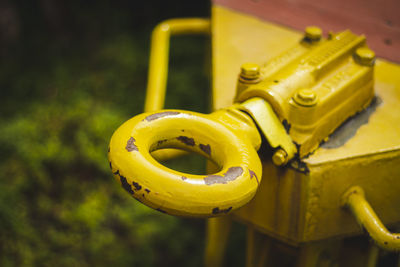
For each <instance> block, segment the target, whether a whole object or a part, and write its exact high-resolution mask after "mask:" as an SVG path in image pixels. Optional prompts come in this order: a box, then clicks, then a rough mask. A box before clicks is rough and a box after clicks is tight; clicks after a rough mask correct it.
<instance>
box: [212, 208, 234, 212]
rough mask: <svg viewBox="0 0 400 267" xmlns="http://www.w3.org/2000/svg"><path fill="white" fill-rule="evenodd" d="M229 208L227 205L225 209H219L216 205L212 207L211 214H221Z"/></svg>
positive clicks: (229, 209)
mask: <svg viewBox="0 0 400 267" xmlns="http://www.w3.org/2000/svg"><path fill="white" fill-rule="evenodd" d="M231 210H232V207H229V208H227V209H219V208H218V207H216V208H213V210H212V214H222V213H225V214H227V213H228V212H230V211H231Z"/></svg>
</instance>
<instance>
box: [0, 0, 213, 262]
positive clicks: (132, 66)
mask: <svg viewBox="0 0 400 267" xmlns="http://www.w3.org/2000/svg"><path fill="white" fill-rule="evenodd" d="M165 2H167V1H152V2H151V3H147V4H146V3H140V4H138V3H135V2H134V1H118V2H112V1H105V0H99V1H55V2H54V3H53V2H52V1H44V0H43V1H4V2H3V3H2V4H1V5H0V13H1V12H3V13H1V14H8V16H9V19H8V23H11V24H12V25H11V24H10V25H11V26H10V25H8V26H7V27H15V28H16V30H15V32H14V35H12V34H11V35H6V34H3V35H1V33H0V35H1V38H2V40H3V41H4V42H3V44H2V46H1V48H0V49H1V51H0V52H1V54H2V61H1V62H0V86H1V92H2V98H1V99H0V105H1V115H0V127H1V130H0V156H1V162H0V266H110V265H114V266H201V265H202V257H203V249H204V242H205V240H204V233H205V229H204V227H205V221H204V220H190V219H182V218H176V217H172V216H169V215H165V214H162V213H159V212H157V211H153V210H151V209H149V208H147V207H146V206H144V205H142V204H140V203H139V202H137V201H135V200H134V199H133V198H131V197H130V196H129V195H128V194H126V192H125V191H124V190H122V189H121V187H120V186H119V184H118V183H117V182H115V181H114V179H113V178H112V175H111V172H110V170H109V167H108V162H107V157H106V154H107V153H106V152H107V146H108V142H109V140H110V137H111V135H112V133H113V131H114V130H115V129H116V128H117V127H118V126H119V125H120V124H121V123H123V122H124V121H125V120H127V119H128V118H130V117H131V116H133V115H135V114H138V113H140V112H141V111H142V109H143V103H144V96H145V87H146V76H147V62H148V51H149V38H150V34H151V29H152V28H153V27H154V26H155V25H156V23H158V22H159V21H161V20H163V19H165V18H169V17H176V16H180V17H182V16H193V15H197V16H203V17H205V16H208V15H209V14H208V13H209V3H208V2H207V1H204V2H196V3H194V2H193V3H192V2H190V3H186V2H184V1H169V3H168V4H167V3H165ZM7 12H8V13H7ZM1 23H2V22H0V30H1V29H2V28H4V27H5V26H4V25H2V24H1ZM209 51H210V47H209V39H208V38H205V37H191V38H188V37H179V38H175V39H174V40H173V42H172V45H171V60H172V61H171V66H170V67H171V71H170V76H169V78H170V79H169V82H168V97H167V103H166V107H174V108H185V109H191V110H196V111H203V112H205V111H207V107H208V106H207V103H208V99H207V98H208V92H209V87H210V86H209V82H210V81H209V75H208V71H209V68H208V66H207V64H206V63H207V62H209V60H208V61H207V60H206V58H207V57H209ZM177 164H178V165H179V164H186V165H188V164H189V167H190V168H193V169H196V168H197V169H200V170H201V168H202V166H201V165H199V163H198V162H197V161H196V160H191V161H189V162H186V163H185V162H181V163H177ZM186 167H187V166H186Z"/></svg>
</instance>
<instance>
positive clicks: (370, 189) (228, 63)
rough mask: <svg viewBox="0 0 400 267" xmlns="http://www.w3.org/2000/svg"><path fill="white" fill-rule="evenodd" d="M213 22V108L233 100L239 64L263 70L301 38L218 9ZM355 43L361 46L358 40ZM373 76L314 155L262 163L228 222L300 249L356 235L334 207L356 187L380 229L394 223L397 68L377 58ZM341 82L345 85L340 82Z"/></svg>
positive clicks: (399, 151) (397, 206) (399, 155)
mask: <svg viewBox="0 0 400 267" xmlns="http://www.w3.org/2000/svg"><path fill="white" fill-rule="evenodd" d="M212 18H213V20H212V33H213V55H214V58H213V77H214V80H213V96H214V97H213V105H214V108H221V107H224V106H228V105H230V104H231V103H232V102H233V99H234V97H235V94H236V91H235V88H236V84H237V80H236V79H235V78H234V77H237V74H238V73H239V71H240V67H241V65H242V64H243V62H254V63H256V64H258V65H260V66H263V64H264V62H269V61H270V60H273V58H276V57H278V56H279V55H282V54H284V52H285V51H286V50H288V49H290V48H291V47H293V45H294V44H296V43H297V42H298V40H300V39H302V38H303V37H304V35H303V33H300V32H297V31H292V30H289V29H287V28H284V27H279V26H277V25H274V24H272V23H268V22H265V21H262V20H259V19H257V18H255V17H252V16H248V15H245V14H241V13H239V12H236V11H232V10H229V9H227V8H223V7H219V6H214V7H213V15H212ZM250 29H251V30H250ZM347 34H349V33H347ZM354 40H356V42H359V44H360V45H361V46H362V45H363V44H362V43H363V42H364V41H363V38H361V37H360V39H357V38H355V39H354ZM304 49H306V48H304ZM354 51H355V50H354ZM361 52H362V51H361ZM362 53H363V52H362ZM367 54H368V53H367ZM231 55H235V57H232V56H231ZM260 55H263V56H262V57H260ZM346 62H347V64H350V65H348V66H353V67H354V68H357V69H358V70H359V71H360V74H361V73H364V74H362V75H366V76H365V77H367V76H368V75H372V74H371V69H370V68H368V67H365V66H362V65H358V66H356V65H353V64H356V62H355V61H353V59H352V58H348V61H346ZM357 64H358V63H357ZM341 66H342V67H346V64H344V65H341ZM264 75H265V74H264ZM373 75H374V83H373V86H374V87H375V92H376V99H375V100H374V101H372V103H371V104H370V106H369V108H367V109H366V110H365V111H363V112H361V113H360V114H357V115H356V116H354V117H353V118H351V119H349V120H348V121H347V122H345V123H344V125H343V126H341V127H340V128H339V129H338V130H336V131H335V133H333V134H332V135H331V136H330V138H329V140H327V142H326V143H325V144H324V145H322V147H320V148H318V149H317V150H315V152H314V153H313V154H311V155H309V156H308V157H307V158H303V159H302V160H301V161H292V162H290V166H291V167H289V168H279V167H276V166H275V165H274V164H273V163H272V161H271V159H270V158H269V159H268V158H267V159H263V180H262V182H261V184H260V189H259V191H258V192H257V194H256V196H255V198H254V199H253V200H252V201H250V202H249V204H247V205H246V206H244V207H243V208H241V209H239V210H238V211H236V212H235V213H234V218H236V219H237V220H240V221H242V222H245V223H246V224H247V225H249V226H252V227H254V228H255V229H257V230H258V231H260V232H262V233H265V234H268V235H269V236H271V237H274V238H276V239H278V240H281V241H285V242H287V243H289V244H293V245H300V246H301V245H302V244H304V243H306V242H310V241H316V240H326V239H328V238H333V237H344V236H350V235H356V234H360V233H362V229H361V228H360V226H359V225H358V224H357V222H356V220H355V219H354V218H353V215H352V214H351V213H350V212H349V211H348V210H346V209H343V208H342V206H341V198H342V195H343V194H344V193H345V192H346V191H347V190H348V189H349V188H350V187H352V186H355V185H359V186H361V187H362V188H363V189H364V191H365V194H366V195H367V196H368V201H369V203H371V206H373V207H374V208H375V210H376V213H377V214H379V216H380V218H381V220H382V222H383V223H384V224H386V225H392V224H394V223H399V222H400V194H399V192H400V183H399V182H398V178H399V177H400V168H399V166H400V90H399V88H400V66H398V65H396V64H392V63H389V62H386V61H383V60H379V59H378V60H376V63H375V69H374V74H373ZM327 77H329V75H328V76H327ZM344 81H346V82H345V83H346V84H348V83H350V80H347V78H344ZM322 84H323V82H322V81H321V83H317V84H316V85H315V86H317V87H318V86H321V85H322ZM337 85H338V86H341V83H337ZM251 86H253V85H251ZM366 86H367V84H366ZM317 87H316V88H317ZM302 88H304V87H302ZM305 88H307V86H305ZM308 88H309V87H308ZM366 92H367V93H366V94H368V92H369V91H368V90H366ZM293 93H294V92H293ZM290 97H292V95H290V96H288V98H290ZM344 100H346V99H344ZM355 105H357V103H355ZM357 109H358V108H357ZM282 114H283V113H282ZM292 127H293V125H292ZM292 137H293V136H292Z"/></svg>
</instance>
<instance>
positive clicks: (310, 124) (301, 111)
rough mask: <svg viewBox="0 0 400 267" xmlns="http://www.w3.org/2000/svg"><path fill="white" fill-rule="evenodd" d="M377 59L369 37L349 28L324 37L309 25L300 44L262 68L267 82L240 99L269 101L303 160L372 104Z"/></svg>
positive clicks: (260, 82)
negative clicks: (368, 46) (355, 115)
mask: <svg viewBox="0 0 400 267" xmlns="http://www.w3.org/2000/svg"><path fill="white" fill-rule="evenodd" d="M318 33H319V34H318ZM315 36H317V37H318V36H319V38H316V37H315ZM368 51H370V52H369V53H368ZM374 60H375V56H374V53H373V52H372V51H371V50H369V49H367V48H366V47H365V37H363V36H357V35H355V34H353V33H351V32H350V31H344V32H341V33H338V34H331V35H330V37H329V38H328V39H327V40H322V39H321V30H319V31H318V28H316V27H309V28H308V29H306V34H305V37H304V38H302V39H301V40H300V42H299V43H298V44H297V45H295V46H294V47H292V48H290V49H289V50H287V51H286V52H284V53H283V54H281V55H279V56H278V57H275V58H273V59H271V60H269V61H268V62H267V63H266V64H265V65H264V66H263V68H262V70H261V73H262V80H260V81H259V82H258V83H254V84H251V85H248V86H247V87H246V88H245V90H244V91H243V92H238V97H237V99H238V100H239V101H244V100H246V99H249V98H253V97H261V98H264V99H265V100H266V101H268V102H269V103H270V104H271V105H272V107H273V108H274V111H275V112H276V114H277V115H278V117H279V118H280V120H281V121H282V122H283V123H285V125H286V128H287V131H288V132H289V134H290V136H291V138H292V139H293V141H294V142H295V143H296V144H297V145H298V147H299V148H298V150H299V156H300V158H301V157H304V156H306V155H307V154H309V153H310V152H312V151H314V150H315V149H316V148H317V147H318V145H319V144H320V143H321V142H322V141H323V140H324V138H326V137H327V136H328V135H329V134H330V133H332V132H333V131H334V130H335V129H336V128H337V127H338V126H339V125H340V124H341V123H342V122H343V121H345V120H346V119H347V118H348V117H350V116H352V115H354V114H355V113H356V112H357V111H360V110H362V109H364V108H365V107H366V106H368V104H369V103H370V102H371V100H372V98H373V97H374V90H373V63H374ZM239 84H240V79H239ZM238 89H239V90H242V89H243V87H242V86H240V87H238Z"/></svg>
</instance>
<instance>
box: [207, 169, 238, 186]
mask: <svg viewBox="0 0 400 267" xmlns="http://www.w3.org/2000/svg"><path fill="white" fill-rule="evenodd" d="M242 173H243V169H242V167H231V168H229V169H228V171H227V172H226V173H225V174H224V176H221V175H209V176H206V177H204V183H205V184H206V185H212V184H227V183H228V182H230V181H234V180H236V178H238V177H239V176H240V175H242Z"/></svg>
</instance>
